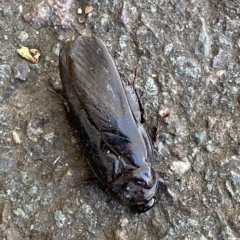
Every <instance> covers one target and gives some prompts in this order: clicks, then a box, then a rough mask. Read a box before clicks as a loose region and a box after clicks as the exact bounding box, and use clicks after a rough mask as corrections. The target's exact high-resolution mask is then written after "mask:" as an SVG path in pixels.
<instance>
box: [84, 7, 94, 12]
mask: <svg viewBox="0 0 240 240" xmlns="http://www.w3.org/2000/svg"><path fill="white" fill-rule="evenodd" d="M92 10H93V7H92V6H86V7H85V14H88V13H90V12H92Z"/></svg>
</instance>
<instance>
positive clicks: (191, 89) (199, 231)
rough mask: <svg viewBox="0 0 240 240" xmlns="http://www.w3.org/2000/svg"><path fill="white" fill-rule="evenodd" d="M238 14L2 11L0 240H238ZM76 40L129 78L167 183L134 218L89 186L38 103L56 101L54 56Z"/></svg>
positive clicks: (151, 8) (54, 5)
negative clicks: (101, 48) (35, 54)
mask: <svg viewBox="0 0 240 240" xmlns="http://www.w3.org/2000/svg"><path fill="white" fill-rule="evenodd" d="M86 6H92V7H93V11H92V12H90V13H88V14H85V13H84V9H85V7H86ZM79 8H81V9H82V12H83V13H81V14H78V12H79V13H80V12H81V11H80V10H79V11H78V9H79ZM239 14H240V1H239V0H235V1H229V0H212V1H199V0H189V1H187V0H181V1H177V0H172V1H165V0H156V1H142V0H140V1H139V0H130V1H107V0H101V1H97V0H92V1H76V0H75V1H74V0H73V1H60V0H59V1H57V0H56V1H49V0H45V1H43V2H40V1H38V0H31V1H22V0H14V1H13V0H1V4H0V30H1V31H0V39H1V41H0V144H1V147H0V239H12V240H13V239H24V240H25V239H34V240H40V239H54V240H55V239H64V240H65V239H69V240H70V239H103V240H105V239H129V240H131V239H140V240H142V239H148V240H149V239H166V240H167V239H202V240H204V239H237V238H240V231H239V229H240V210H239V204H240V145H239V142H240V130H239V129H240V121H239V115H240V90H239V86H240V75H239V69H240V67H239V61H240V59H239V52H240V37H239V36H240V34H239V29H240V20H239ZM26 16H27V17H26ZM24 19H25V20H27V21H25V20H24ZM80 34H84V35H86V34H87V35H90V34H95V35H97V36H98V37H100V38H102V39H103V41H104V42H105V43H106V45H107V47H108V49H109V51H110V52H111V54H112V56H113V57H114V59H115V61H116V64H117V66H118V69H119V71H120V72H121V74H122V75H124V76H126V77H127V78H128V79H129V81H130V82H133V80H134V69H135V68H138V70H139V71H138V76H137V79H136V81H135V87H136V89H137V91H138V92H139V95H140V96H141V99H142V102H143V106H144V108H145V112H146V116H147V122H146V124H145V127H146V128H147V129H148V131H149V133H150V135H151V136H153V135H156V141H155V142H154V145H155V155H156V161H155V166H154V168H155V170H156V171H159V172H160V175H161V177H162V178H163V179H164V180H165V181H168V191H167V192H166V191H163V190H162V191H159V194H158V204H157V205H156V206H155V207H154V208H153V209H151V210H150V211H149V212H147V213H144V214H141V215H140V216H138V215H137V214H134V213H132V212H131V211H130V209H129V208H128V207H126V206H122V205H121V203H119V202H118V201H117V200H116V199H113V197H112V196H111V195H108V194H107V193H105V192H104V191H102V189H101V188H100V187H99V185H98V182H97V181H89V179H90V178H91V177H93V174H92V172H91V170H90V169H89V167H88V165H87V163H86V160H85V159H84V157H83V152H84V149H82V148H81V147H79V145H78V143H77V142H78V141H77V136H76V133H75V132H74V129H72V128H71V126H70V125H69V122H68V119H67V117H66V111H65V109H64V105H63V102H62V99H61V98H59V96H57V95H56V94H54V93H52V92H51V91H48V88H49V86H54V88H55V89H61V84H60V79H59V72H58V53H59V49H60V47H61V46H62V44H63V43H64V42H65V41H66V40H67V39H75V38H76V37H77V36H78V35H80ZM20 45H23V46H27V47H29V48H35V49H38V50H39V51H40V52H41V57H40V61H39V62H38V63H36V64H32V63H31V62H28V61H27V60H25V59H23V58H22V57H20V56H19V55H18V54H17V51H16V50H17V49H18V48H19V47H20ZM154 129H155V130H156V129H157V130H158V132H157V134H155V133H156V131H155V130H154Z"/></svg>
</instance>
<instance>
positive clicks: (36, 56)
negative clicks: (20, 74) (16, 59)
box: [29, 48, 41, 62]
mask: <svg viewBox="0 0 240 240" xmlns="http://www.w3.org/2000/svg"><path fill="white" fill-rule="evenodd" d="M29 51H30V53H31V54H33V58H34V59H35V60H36V61H37V62H39V58H40V56H41V54H40V52H39V51H38V50H37V49H35V48H32V49H30V50H29Z"/></svg>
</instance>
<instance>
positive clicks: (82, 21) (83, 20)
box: [78, 18, 86, 23]
mask: <svg viewBox="0 0 240 240" xmlns="http://www.w3.org/2000/svg"><path fill="white" fill-rule="evenodd" d="M78 21H79V22H80V23H84V22H85V21H86V19H85V18H79V19H78Z"/></svg>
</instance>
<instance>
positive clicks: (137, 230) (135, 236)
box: [134, 213, 140, 240]
mask: <svg viewBox="0 0 240 240" xmlns="http://www.w3.org/2000/svg"><path fill="white" fill-rule="evenodd" d="M139 219H140V213H138V220H137V228H136V232H135V237H134V240H136V239H137V233H138V227H139Z"/></svg>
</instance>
